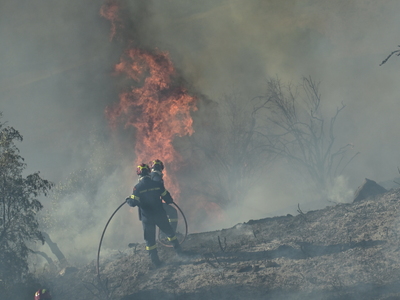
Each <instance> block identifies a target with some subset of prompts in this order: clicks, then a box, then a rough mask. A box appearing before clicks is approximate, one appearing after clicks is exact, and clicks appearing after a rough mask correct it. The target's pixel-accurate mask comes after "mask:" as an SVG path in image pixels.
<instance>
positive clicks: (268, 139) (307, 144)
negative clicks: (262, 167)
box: [253, 77, 358, 189]
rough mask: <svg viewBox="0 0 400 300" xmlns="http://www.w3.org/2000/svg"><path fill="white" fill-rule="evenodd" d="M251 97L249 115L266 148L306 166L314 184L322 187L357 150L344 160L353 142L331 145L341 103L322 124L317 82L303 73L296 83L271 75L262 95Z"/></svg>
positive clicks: (334, 139)
mask: <svg viewBox="0 0 400 300" xmlns="http://www.w3.org/2000/svg"><path fill="white" fill-rule="evenodd" d="M255 100H258V101H257V102H258V106H257V107H256V109H255V110H254V111H253V118H256V119H257V122H258V123H257V128H256V131H257V134H258V137H261V138H262V139H263V140H264V146H265V147H266V150H267V151H268V152H270V153H274V154H276V155H278V156H279V157H282V158H285V159H287V160H288V161H289V162H291V163H295V164H297V165H300V166H301V167H302V168H303V169H305V170H307V172H308V174H309V175H310V177H311V179H312V180H313V181H314V182H315V183H316V185H317V187H318V188H320V189H326V188H327V186H328V184H330V183H332V180H333V179H334V178H335V177H336V176H338V175H340V174H341V173H342V172H343V170H344V168H345V167H346V165H347V164H348V163H349V162H350V161H351V160H352V159H353V158H354V157H355V156H356V155H357V154H358V153H356V154H355V155H353V157H351V158H350V159H348V160H345V158H346V157H347V156H346V155H347V154H348V151H349V150H350V149H352V148H353V145H352V144H346V145H343V146H340V147H338V148H335V141H336V137H335V134H334V125H335V122H336V120H337V117H338V115H339V114H340V112H341V111H342V110H343V109H344V108H345V105H344V104H343V103H342V104H341V106H340V107H338V108H337V109H336V112H335V113H334V115H333V116H332V117H331V118H330V120H329V123H328V124H326V119H325V118H324V117H323V114H322V112H321V95H320V93H319V83H316V82H314V81H313V80H312V79H311V78H310V77H308V78H307V77H304V78H303V81H302V84H301V85H300V86H298V87H294V86H293V85H291V84H287V85H284V84H282V82H281V81H280V80H279V78H275V79H271V80H269V81H268V86H267V93H266V95H265V96H263V97H259V98H257V99H255Z"/></svg>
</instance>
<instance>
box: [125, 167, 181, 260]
mask: <svg viewBox="0 0 400 300" xmlns="http://www.w3.org/2000/svg"><path fill="white" fill-rule="evenodd" d="M136 173H137V174H138V175H139V183H138V184H136V185H135V187H134V188H133V193H132V195H131V196H130V197H128V198H126V202H127V203H128V204H129V206H132V207H135V206H138V207H139V209H140V214H141V220H142V224H143V231H144V240H145V241H146V250H148V251H149V256H150V259H151V261H152V263H153V264H154V265H155V266H156V267H159V266H160V265H161V261H160V259H159V257H158V253H157V244H156V226H158V227H159V228H160V230H161V231H162V232H164V233H165V234H166V236H167V237H168V240H169V241H170V242H171V244H172V245H173V247H174V249H175V251H176V252H177V253H178V254H180V253H181V252H182V250H181V246H180V245H179V241H178V239H177V238H176V235H175V231H174V230H173V229H172V227H171V225H170V224H169V222H168V217H167V214H166V213H165V210H164V208H163V204H162V200H164V201H165V202H166V203H172V202H173V199H172V197H171V195H170V193H169V192H168V191H167V190H166V189H165V187H164V183H163V182H157V181H153V180H151V178H150V168H149V166H148V165H146V164H141V165H139V166H138V167H137V171H136ZM161 199H162V200H161Z"/></svg>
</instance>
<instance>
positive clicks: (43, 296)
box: [35, 289, 52, 300]
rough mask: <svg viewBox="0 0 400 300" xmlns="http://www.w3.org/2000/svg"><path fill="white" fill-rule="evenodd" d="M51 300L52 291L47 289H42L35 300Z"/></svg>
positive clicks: (36, 294)
mask: <svg viewBox="0 0 400 300" xmlns="http://www.w3.org/2000/svg"><path fill="white" fill-rule="evenodd" d="M44 299H47V300H51V299H52V298H51V295H50V291H49V290H46V289H40V290H38V291H37V292H36V293H35V300H44Z"/></svg>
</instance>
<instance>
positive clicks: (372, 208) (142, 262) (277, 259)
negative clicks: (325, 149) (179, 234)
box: [42, 189, 400, 300]
mask: <svg viewBox="0 0 400 300" xmlns="http://www.w3.org/2000/svg"><path fill="white" fill-rule="evenodd" d="M399 214H400V189H397V190H391V191H389V192H387V193H385V194H383V195H381V196H376V197H375V198H369V199H366V200H363V201H360V202H357V203H351V204H336V205H332V206H329V207H326V208H325V209H321V210H316V211H308V212H302V211H301V209H300V208H299V214H298V215H296V216H292V215H287V216H280V217H274V218H266V219H261V220H250V221H248V222H246V223H242V224H238V225H236V226H234V227H232V228H229V229H223V230H218V231H213V232H204V233H198V234H190V235H189V236H188V238H187V239H186V241H185V243H184V244H183V248H184V250H185V255H184V256H182V257H178V256H176V255H175V254H174V252H173V250H172V249H171V248H165V247H159V249H160V252H159V253H160V258H161V259H162V260H163V261H164V262H165V264H164V265H163V266H162V267H160V268H159V269H156V270H151V269H150V268H149V267H150V263H149V260H148V257H147V253H146V252H145V250H144V244H139V245H136V246H135V247H133V248H127V249H126V250H124V251H118V252H116V253H114V254H113V255H109V256H107V257H106V258H102V259H101V261H100V279H101V280H100V281H99V280H98V276H97V272H96V261H94V262H93V263H91V264H89V265H86V266H81V267H78V268H76V269H73V268H72V269H67V270H66V271H67V272H64V274H63V275H57V276H54V277H51V278H49V277H43V278H42V281H43V284H45V285H46V286H49V287H50V288H51V290H52V293H53V296H54V299H55V300H71V299H85V300H92V299H118V300H141V299H146V300H149V299H170V300H183V299H202V300H204V299H207V300H214V299H215V300H216V299H218V300H225V299H229V300H233V299H254V300H256V299H285V300H292V299H318V300H321V299H382V300H383V299H385V300H389V299H400V242H399V236H400V215H399Z"/></svg>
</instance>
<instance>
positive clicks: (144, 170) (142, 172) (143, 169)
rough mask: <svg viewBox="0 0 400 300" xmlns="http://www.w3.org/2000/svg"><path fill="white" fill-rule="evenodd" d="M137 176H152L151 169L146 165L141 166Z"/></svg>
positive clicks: (138, 167)
mask: <svg viewBox="0 0 400 300" xmlns="http://www.w3.org/2000/svg"><path fill="white" fill-rule="evenodd" d="M136 174H138V175H139V176H146V175H149V174H150V168H149V166H148V165H146V164H140V165H138V166H137V169H136Z"/></svg>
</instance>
